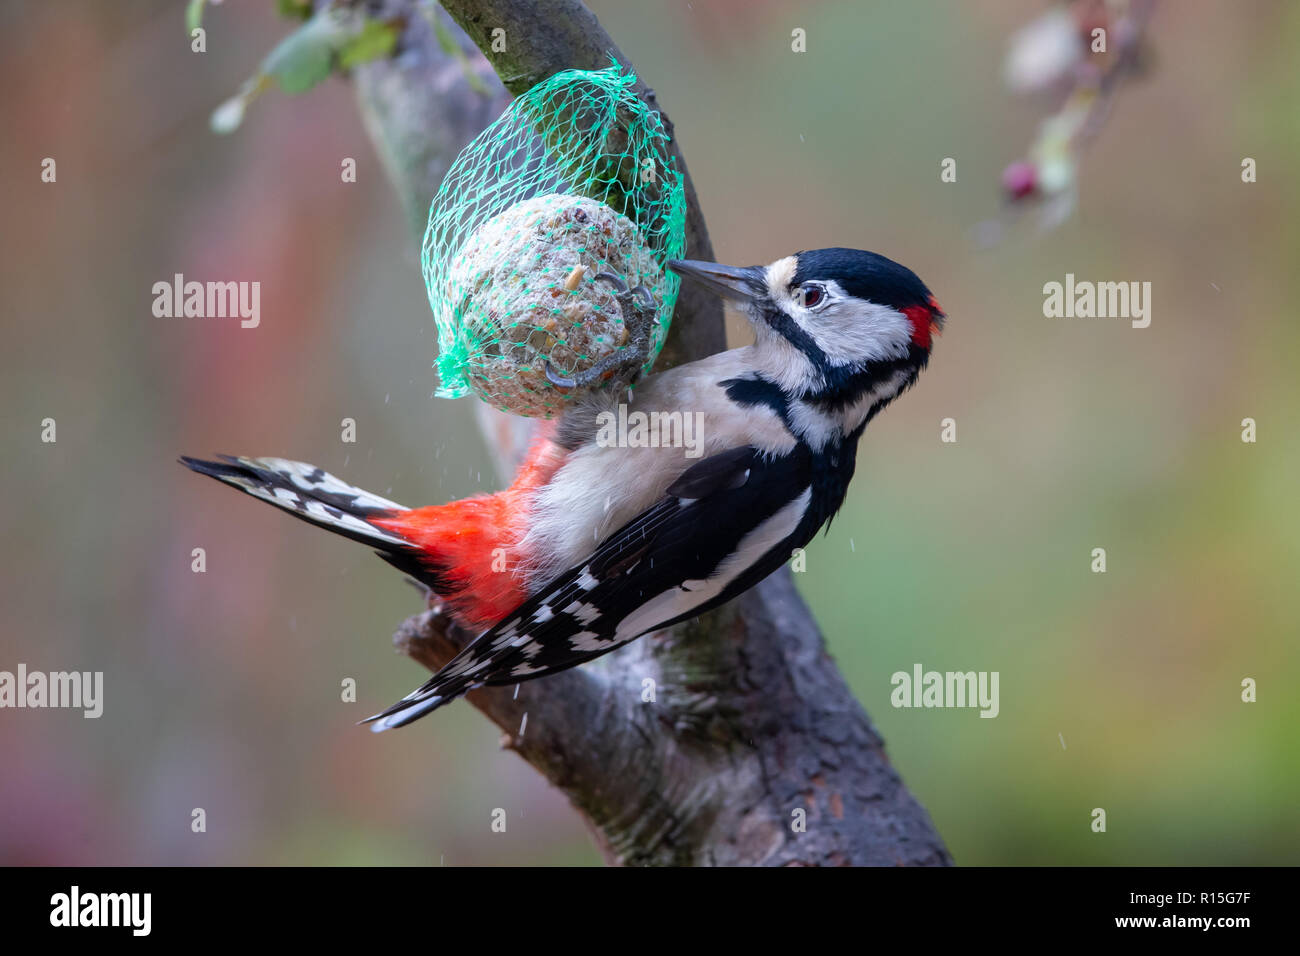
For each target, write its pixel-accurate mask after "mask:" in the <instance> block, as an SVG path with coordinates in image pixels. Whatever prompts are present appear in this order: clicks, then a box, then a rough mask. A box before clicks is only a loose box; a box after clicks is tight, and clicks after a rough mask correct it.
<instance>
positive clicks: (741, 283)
mask: <svg viewBox="0 0 1300 956" xmlns="http://www.w3.org/2000/svg"><path fill="white" fill-rule="evenodd" d="M668 268H669V269H672V270H673V272H676V273H677V274H678V275H679V276H683V277H684V278H687V279H691V280H693V281H695V282H698V283H699V284H700V285H702V286H704V287H705V288H706V289H708V290H709V291H710V292H713V293H714V294H716V295H720V296H722V298H724V299H731V300H732V301H733V302H740V303H745V304H752V303H753V302H755V301H757V300H759V299H762V298H764V297H765V296H766V295H767V282H766V279H765V277H764V273H763V269H762V267H760V266H749V267H748V268H745V269H737V268H735V267H734V266H724V265H719V264H718V263H716V262H701V261H700V260H698V259H670V260H669V261H668Z"/></svg>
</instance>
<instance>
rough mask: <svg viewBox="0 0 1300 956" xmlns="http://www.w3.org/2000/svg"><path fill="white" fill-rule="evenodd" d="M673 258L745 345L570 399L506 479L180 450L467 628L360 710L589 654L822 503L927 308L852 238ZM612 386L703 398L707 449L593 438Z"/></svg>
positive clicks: (681, 408) (732, 577)
mask: <svg viewBox="0 0 1300 956" xmlns="http://www.w3.org/2000/svg"><path fill="white" fill-rule="evenodd" d="M670 267H671V268H672V269H673V270H674V271H676V272H678V273H679V274H681V275H682V276H684V277H686V278H688V279H691V280H694V281H697V282H700V283H702V284H703V285H705V286H706V287H707V288H709V289H711V290H712V291H714V292H715V293H717V294H720V295H722V296H724V297H725V298H727V299H731V300H734V301H735V302H737V303H739V305H740V307H741V308H742V309H743V311H744V313H745V314H746V316H748V318H749V320H750V322H751V323H752V324H753V326H754V330H755V334H756V341H755V342H754V344H753V345H750V346H745V347H743V348H735V349H730V350H728V351H725V352H721V353H719V354H717V355H714V356H712V357H710V358H706V359H702V360H700V361H697V362H691V363H689V364H686V365H681V366H678V367H676V368H673V369H670V370H668V371H666V372H659V373H656V374H653V375H650V376H648V377H646V378H645V379H643V380H642V381H641V382H640V383H638V384H637V386H636V387H635V389H634V390H633V392H632V394H631V395H630V396H628V395H627V394H626V393H618V394H613V393H611V392H610V391H609V390H599V389H598V390H594V391H591V392H589V393H588V394H586V395H585V396H584V397H575V398H574V399H573V401H572V403H571V404H570V405H569V406H568V407H567V408H566V410H565V412H564V414H563V415H562V416H561V417H560V419H559V420H558V421H557V422H554V423H547V424H546V425H545V426H544V427H542V428H541V430H540V433H539V434H538V436H537V437H536V438H535V440H534V443H533V446H532V449H531V451H530V453H529V455H528V457H527V459H526V461H525V462H524V464H523V465H522V466H521V467H520V469H519V472H518V475H517V477H516V478H515V481H514V483H513V484H512V485H511V486H510V487H509V488H507V489H506V490H505V491H501V492H498V493H496V494H491V495H479V496H476V497H473V498H467V499H465V500H463V501H454V502H451V503H450V504H445V505H437V506H433V507H426V508H414V509H407V508H404V507H402V506H401V505H398V504H395V503H394V502H392V501H387V500H385V499H383V498H380V497H378V496H377V495H372V494H370V493H369V492H366V491H362V490H361V489H360V488H354V487H352V486H351V485H348V484H345V483H344V482H342V481H340V480H339V479H337V478H335V477H333V476H332V475H329V474H327V473H325V472H324V471H322V470H321V469H319V468H316V467H313V466H312V465H306V464H302V463H300V462H293V461H286V460H284V459H280V458H231V457H223V458H222V460H221V461H200V460H197V459H193V458H183V459H182V461H183V462H184V463H185V464H186V465H188V466H189V467H190V468H192V469H194V470H195V471H198V472H201V473H203V474H206V475H211V476H212V477H214V478H218V479H220V480H221V481H224V482H226V483H227V484H230V485H234V486H235V487H236V488H239V489H240V490H242V491H245V492H247V493H248V494H251V495H253V496H255V497H257V498H261V499H262V500H264V501H269V502H270V503H271V504H274V505H276V506H278V507H280V508H283V509H285V510H286V511H289V512H290V513H292V514H295V515H296V516H298V517H300V518H303V519H305V520H307V521H310V522H312V523H314V524H318V525H320V526H322V527H325V528H328V529H329V530H331V531H334V532H337V533H338V534H342V535H345V536H347V537H349V538H353V539H354V540H357V541H360V542H362V543H364V544H368V545H370V546H372V547H374V548H376V549H377V552H378V554H379V556H380V557H382V558H384V559H385V560H386V561H388V562H390V563H391V564H393V565H396V566H397V567H398V568H401V569H402V570H404V571H406V572H408V573H409V574H411V575H412V576H414V577H415V578H417V579H418V580H420V581H421V582H423V583H424V584H426V585H427V586H428V587H429V588H431V589H432V590H433V591H434V592H435V593H436V594H437V595H438V596H439V597H441V598H442V599H443V601H444V602H445V607H446V608H447V609H448V611H449V613H450V614H451V615H452V617H453V618H454V619H455V620H456V621H457V622H459V623H460V624H462V625H463V626H465V627H467V628H470V629H472V630H475V631H479V632H481V633H480V634H479V636H478V637H477V638H476V639H475V640H474V641H473V642H471V643H470V644H469V645H468V646H467V647H466V648H465V649H464V650H463V651H461V652H460V653H459V654H458V655H457V656H456V657H455V658H454V659H452V660H451V661H450V662H448V663H447V665H446V666H444V667H443V668H442V669H441V670H440V671H438V673H436V674H435V675H434V676H433V677H431V678H430V679H429V680H428V681H426V682H425V683H424V684H423V685H422V686H421V687H419V688H418V689H417V690H415V691H414V692H412V693H411V694H409V695H407V696H406V697H404V698H403V699H402V700H400V701H398V702H397V703H396V704H394V705H393V706H391V707H389V708H388V709H387V710H385V711H383V712H381V713H379V714H376V715H375V716H373V717H371V718H369V719H368V721H367V722H370V723H371V725H372V727H371V729H372V730H376V731H379V730H386V729H388V728H391V727H400V726H403V725H404V724H408V723H410V722H411V721H413V720H415V719H417V718H419V717H421V716H423V715H424V714H427V713H428V712H430V711H431V710H434V709H435V708H437V707H439V706H441V705H443V704H445V703H447V702H449V701H451V700H454V699H455V698H457V697H459V696H460V695H462V694H464V693H465V692H466V691H467V690H472V689H473V688H475V687H479V686H483V685H503V684H515V683H518V682H520V681H524V680H531V679H533V678H536V677H543V676H545V675H547V674H553V673H555V672H556V671H561V670H564V669H566V668H569V667H573V666H575V665H578V664H581V663H583V662H584V661H589V660H591V659H592V658H594V657H599V656H600V655H602V654H605V653H608V652H609V651H611V650H613V649H614V648H616V647H619V646H620V645H622V644H625V643H627V642H628V641H631V640H633V639H634V638H636V637H639V636H640V635H642V634H645V633H647V632H648V631H653V630H656V629H658V628H661V627H666V626H668V625H670V624H674V623H677V622H679V621H683V620H686V619H687V618H690V617H694V616H695V615H697V614H700V613H702V612H703V611H706V610H708V609H710V608H712V607H715V606H717V605H719V604H721V603H723V602H724V601H727V600H729V599H730V598H732V597H735V596H736V595H737V594H740V593H741V592H742V591H744V590H746V589H747V588H749V587H751V586H753V585H754V584H756V583H758V582H759V581H761V580H762V579H763V578H764V577H766V576H767V575H768V574H770V573H771V572H772V571H774V570H775V569H777V568H778V567H780V566H781V564H782V563H784V562H785V561H786V560H788V559H789V558H790V556H791V553H792V552H793V551H794V549H796V548H801V547H803V546H804V545H806V544H807V543H808V542H809V541H810V540H811V539H812V537H813V536H814V535H815V534H816V532H817V530H818V529H819V528H821V527H822V526H823V525H824V524H826V523H827V522H828V521H829V520H830V519H831V517H832V516H833V515H834V514H835V513H836V511H838V510H839V508H840V505H841V504H842V503H843V501H844V495H845V492H846V490H847V488H848V485H849V481H850V480H851V479H852V477H853V471H854V464H855V457H856V452H857V445H858V438H859V436H860V435H861V434H862V430H863V429H864V428H865V427H866V425H867V423H868V422H869V421H870V420H871V419H872V417H874V416H875V415H876V414H877V413H878V412H879V411H880V410H881V409H882V408H884V407H885V406H886V405H888V404H889V402H891V401H892V400H893V399H894V398H896V397H897V396H898V395H899V394H900V393H901V392H902V391H903V390H904V389H906V388H908V387H909V386H910V385H911V384H912V383H913V382H914V381H916V377H917V375H919V374H920V372H921V370H922V369H923V368H924V367H925V365H926V362H927V361H928V359H929V357H930V346H931V336H932V335H933V334H934V333H936V332H937V331H938V330H939V328H940V327H941V324H942V321H943V318H944V314H943V312H942V311H941V310H940V308H939V306H938V304H937V303H936V302H935V300H934V298H933V296H931V295H930V292H929V290H928V289H927V288H926V287H925V285H924V284H923V283H922V282H921V280H920V279H918V278H917V277H916V275H915V274H914V273H913V272H912V271H911V270H909V269H906V268H904V267H903V266H901V265H899V264H897V263H895V262H892V261H890V260H889V259H886V258H885V257H883V256H880V255H876V254H875V253H871V252H863V251H860V250H856V249H818V250H815V251H811V252H800V253H797V254H795V255H792V256H786V257H785V258H783V259H778V260H777V261H776V262H773V263H772V264H771V265H768V266H766V267H751V268H744V269H737V268H731V267H728V266H722V265H717V264H715V263H709V262H697V261H687V260H678V261H673V262H671V263H670ZM621 401H627V402H628V403H629V404H628V409H629V412H628V413H629V414H630V413H631V411H641V412H646V413H652V412H659V413H661V414H665V413H666V414H671V413H674V412H678V413H687V414H694V413H700V415H701V416H702V417H699V418H697V419H696V421H698V422H699V423H700V426H701V427H700V433H699V440H700V442H701V443H702V446H703V447H702V449H700V448H696V450H695V452H694V454H695V455H696V456H699V455H700V454H703V456H704V457H701V458H699V460H692V458H690V457H688V455H689V454H691V452H690V451H689V450H688V449H687V448H685V447H676V446H674V445H672V444H668V445H664V444H662V443H661V444H660V445H659V447H620V446H619V445H618V444H617V443H610V442H602V441H598V440H597V434H598V431H599V424H598V423H599V421H600V420H601V418H602V413H608V412H609V411H611V410H612V409H613V408H614V406H615V405H616V404H617V403H619V402H621ZM503 558H504V561H503V560H502V559H503ZM503 568H504V569H503Z"/></svg>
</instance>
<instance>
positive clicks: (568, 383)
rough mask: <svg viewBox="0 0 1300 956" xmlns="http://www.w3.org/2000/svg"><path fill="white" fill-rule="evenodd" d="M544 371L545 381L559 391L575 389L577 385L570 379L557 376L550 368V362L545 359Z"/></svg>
mask: <svg viewBox="0 0 1300 956" xmlns="http://www.w3.org/2000/svg"><path fill="white" fill-rule="evenodd" d="M544 368H545V370H546V380H547V381H548V382H550V383H551V384H552V385H554V386H555V387H556V388H558V389H560V390H561V391H565V392H567V391H568V390H569V389H571V388H576V387H577V385H578V383H577V382H575V381H574V380H573V379H572V378H568V377H566V376H564V375H561V374H559V373H558V372H557V371H555V369H553V368H552V367H551V360H550V359H547V360H546V362H545V365H544Z"/></svg>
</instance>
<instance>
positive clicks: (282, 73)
mask: <svg viewBox="0 0 1300 956" xmlns="http://www.w3.org/2000/svg"><path fill="white" fill-rule="evenodd" d="M344 30H345V28H344V27H343V26H342V25H341V23H340V21H339V19H338V18H336V17H333V16H327V15H318V16H315V17H312V19H310V20H308V21H307V22H306V23H304V24H303V25H302V26H300V27H299V28H298V29H297V30H294V31H293V32H292V33H290V34H289V35H288V36H287V37H285V38H284V39H283V40H281V41H280V43H279V44H278V45H277V46H276V47H275V49H273V50H272V51H271V52H270V53H269V54H267V57H266V59H265V60H263V61H262V72H263V73H265V74H266V75H267V76H271V77H274V78H275V81H276V83H278V84H279V86H280V89H282V90H284V91H285V92H286V93H303V92H305V91H307V90H310V89H311V88H312V87H313V86H315V85H316V84H317V83H319V82H320V81H321V80H323V79H325V78H326V77H327V76H329V75H330V68H331V66H332V65H333V62H334V50H335V48H336V47H337V46H338V44H339V43H341V42H342V41H343V40H344V38H345V37H346V33H345V32H344Z"/></svg>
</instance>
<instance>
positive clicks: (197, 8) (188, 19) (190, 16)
mask: <svg viewBox="0 0 1300 956" xmlns="http://www.w3.org/2000/svg"><path fill="white" fill-rule="evenodd" d="M207 2H208V0H190V2H189V5H188V6H187V7H186V8H185V32H186V33H188V34H190V35H193V33H194V31H195V30H197V29H198V28H199V27H201V26H203V6H204V4H206V3H207Z"/></svg>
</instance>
